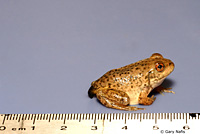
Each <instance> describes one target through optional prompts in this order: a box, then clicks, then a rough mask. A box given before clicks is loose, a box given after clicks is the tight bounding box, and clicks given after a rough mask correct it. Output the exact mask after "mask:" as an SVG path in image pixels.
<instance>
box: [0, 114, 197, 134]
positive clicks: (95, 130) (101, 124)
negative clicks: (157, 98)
mask: <svg viewBox="0 0 200 134" xmlns="http://www.w3.org/2000/svg"><path fill="white" fill-rule="evenodd" d="M199 132H200V114H199V113H118V114H117V113H112V114H0V134H123V133H130V134H135V133H136V134H196V133H199Z"/></svg>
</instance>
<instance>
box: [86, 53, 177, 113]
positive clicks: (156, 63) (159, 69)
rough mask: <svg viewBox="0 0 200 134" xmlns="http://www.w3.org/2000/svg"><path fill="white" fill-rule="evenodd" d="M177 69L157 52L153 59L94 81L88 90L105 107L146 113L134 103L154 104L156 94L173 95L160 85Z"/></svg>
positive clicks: (90, 95) (108, 73) (133, 64)
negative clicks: (154, 92)
mask: <svg viewBox="0 0 200 134" xmlns="http://www.w3.org/2000/svg"><path fill="white" fill-rule="evenodd" d="M173 70H174V63H173V62H172V61H171V60H169V59H165V58H163V56H162V55H161V54H159V53H154V54H152V56H151V57H150V58H147V59H144V60H141V61H138V62H136V63H132V64H130V65H127V66H124V67H121V68H117V69H113V70H110V71H108V72H107V73H105V74H104V75H103V76H102V77H100V78H99V79H97V80H96V81H93V82H92V84H91V87H90V89H89V91H88V95H89V97H90V98H93V97H94V96H96V97H97V99H98V100H99V101H100V102H101V103H102V104H103V105H105V106H106V107H109V108H115V109H120V110H144V108H138V107H135V106H130V105H135V104H143V105H151V104H152V103H153V102H154V101H155V99H156V98H155V97H154V95H152V96H151V97H149V96H148V95H149V93H150V92H151V91H152V90H153V89H154V91H158V92H160V93H162V92H168V93H174V92H173V91H169V89H171V88H163V87H162V86H160V84H161V83H162V82H163V81H164V79H165V78H166V77H167V76H168V75H169V74H170V73H171V72H172V71H173Z"/></svg>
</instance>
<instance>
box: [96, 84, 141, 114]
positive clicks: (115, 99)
mask: <svg viewBox="0 0 200 134" xmlns="http://www.w3.org/2000/svg"><path fill="white" fill-rule="evenodd" d="M96 96H97V99H98V100H99V101H100V102H101V103H102V104H103V105H105V106H106V107H109V108H115V109H120V110H129V111H136V110H144V108H137V107H134V106H128V105H129V104H130V98H129V96H128V95H127V94H126V93H125V92H122V91H117V90H114V89H106V88H102V89H98V91H97V93H96Z"/></svg>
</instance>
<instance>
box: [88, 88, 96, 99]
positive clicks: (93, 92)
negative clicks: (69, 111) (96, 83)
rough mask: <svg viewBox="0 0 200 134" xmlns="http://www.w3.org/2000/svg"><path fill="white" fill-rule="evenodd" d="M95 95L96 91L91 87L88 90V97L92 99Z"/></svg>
mask: <svg viewBox="0 0 200 134" xmlns="http://www.w3.org/2000/svg"><path fill="white" fill-rule="evenodd" d="M95 95H96V89H95V88H94V87H93V86H91V87H90V88H89V90H88V96H89V97H90V98H91V99H92V98H93V97H94V96H95Z"/></svg>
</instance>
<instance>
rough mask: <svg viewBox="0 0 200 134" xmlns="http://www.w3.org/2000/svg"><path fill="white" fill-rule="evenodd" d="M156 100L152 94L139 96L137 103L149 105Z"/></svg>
mask: <svg viewBox="0 0 200 134" xmlns="http://www.w3.org/2000/svg"><path fill="white" fill-rule="evenodd" d="M155 100H156V97H154V95H152V96H151V97H141V96H140V97H139V104H143V105H151V104H152V103H153V102H154V101H155Z"/></svg>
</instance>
